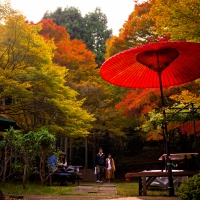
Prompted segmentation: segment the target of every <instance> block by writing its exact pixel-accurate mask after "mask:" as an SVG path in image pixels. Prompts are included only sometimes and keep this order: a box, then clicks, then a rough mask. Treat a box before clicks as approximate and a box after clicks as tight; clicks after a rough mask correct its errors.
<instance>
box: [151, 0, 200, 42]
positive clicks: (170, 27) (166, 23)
mask: <svg viewBox="0 0 200 200" xmlns="http://www.w3.org/2000/svg"><path fill="white" fill-rule="evenodd" d="M151 3H152V8H151V12H150V18H151V19H152V20H153V21H154V22H155V29H154V32H155V33H159V34H171V40H173V41H193V42H199V41H200V39H199V35H200V34H199V33H200V27H199V21H200V17H199V8H200V2H199V1H195V0H177V1H173V0H169V1H165V0H151Z"/></svg>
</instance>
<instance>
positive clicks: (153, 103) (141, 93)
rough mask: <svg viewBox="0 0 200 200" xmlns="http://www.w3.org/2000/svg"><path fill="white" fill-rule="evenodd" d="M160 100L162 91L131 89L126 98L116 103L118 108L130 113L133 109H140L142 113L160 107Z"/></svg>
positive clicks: (155, 89)
mask: <svg viewBox="0 0 200 200" xmlns="http://www.w3.org/2000/svg"><path fill="white" fill-rule="evenodd" d="M159 102H160V91H159V89H157V88H152V89H149V88H148V89H134V90H129V91H128V93H127V94H126V96H125V98H124V100H123V101H122V102H120V103H118V104H117V105H116V108H117V109H120V110H123V112H124V113H125V114H126V115H128V113H130V111H131V110H134V109H136V110H137V111H138V110H139V112H140V113H143V114H145V113H147V112H149V111H151V110H152V109H154V108H158V103H159Z"/></svg>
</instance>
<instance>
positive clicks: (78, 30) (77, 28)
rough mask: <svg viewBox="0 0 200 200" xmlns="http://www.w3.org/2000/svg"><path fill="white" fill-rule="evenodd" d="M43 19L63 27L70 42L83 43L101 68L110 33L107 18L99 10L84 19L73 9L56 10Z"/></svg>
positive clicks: (45, 15) (47, 13) (46, 14)
mask: <svg viewBox="0 0 200 200" xmlns="http://www.w3.org/2000/svg"><path fill="white" fill-rule="evenodd" d="M43 19H52V20H53V22H54V23H56V25H59V26H63V27H65V28H66V30H67V32H68V33H69V34H70V39H71V40H73V39H78V40H79V41H82V42H84V43H85V44H86V46H87V48H88V49H89V50H90V51H92V52H93V53H95V55H96V56H95V61H96V63H97V64H98V66H99V67H100V66H101V64H102V63H103V62H104V54H105V51H106V46H105V42H106V40H107V39H108V38H109V37H111V34H112V31H111V30H108V27H107V17H106V15H105V14H103V13H102V11H101V9H100V8H96V9H95V11H94V12H90V13H88V14H86V15H85V17H82V15H81V13H80V11H79V10H78V9H77V8H74V7H67V8H65V9H64V10H62V8H57V10H56V11H54V12H46V13H45V14H44V16H43Z"/></svg>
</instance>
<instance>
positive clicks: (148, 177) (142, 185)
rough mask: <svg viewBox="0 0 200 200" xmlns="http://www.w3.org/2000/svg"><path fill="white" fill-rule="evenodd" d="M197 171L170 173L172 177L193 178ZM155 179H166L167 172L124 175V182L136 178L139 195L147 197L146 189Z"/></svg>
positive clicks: (157, 171) (156, 171)
mask: <svg viewBox="0 0 200 200" xmlns="http://www.w3.org/2000/svg"><path fill="white" fill-rule="evenodd" d="M198 173H199V171H198V170H197V171H172V176H173V177H177V176H193V175H194V174H198ZM157 177H168V172H167V171H162V170H160V171H159V170H155V171H153V170H152V171H143V172H130V173H126V174H125V178H126V180H130V179H131V178H138V180H139V192H138V193H139V195H140V196H141V195H147V189H148V187H149V186H150V184H151V183H152V182H153V181H154V180H155V179H156V178H157Z"/></svg>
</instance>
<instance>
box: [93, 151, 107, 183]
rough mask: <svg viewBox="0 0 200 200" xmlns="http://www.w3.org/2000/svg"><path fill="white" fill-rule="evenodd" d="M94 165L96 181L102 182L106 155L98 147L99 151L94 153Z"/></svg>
mask: <svg viewBox="0 0 200 200" xmlns="http://www.w3.org/2000/svg"><path fill="white" fill-rule="evenodd" d="M95 166H96V176H97V181H96V182H97V183H102V182H103V181H102V179H103V174H104V169H105V167H106V157H105V155H104V153H103V149H102V148H99V153H98V154H96V159H95Z"/></svg>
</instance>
